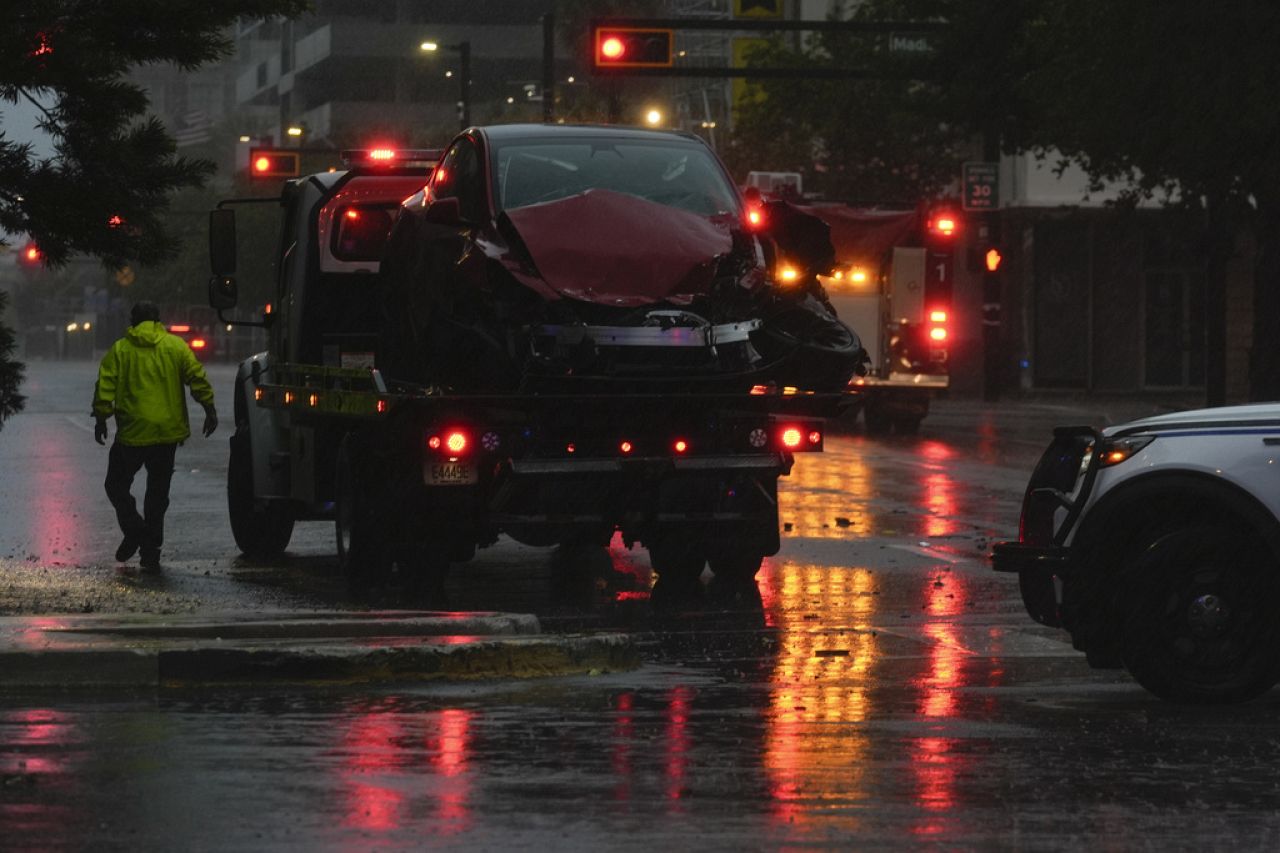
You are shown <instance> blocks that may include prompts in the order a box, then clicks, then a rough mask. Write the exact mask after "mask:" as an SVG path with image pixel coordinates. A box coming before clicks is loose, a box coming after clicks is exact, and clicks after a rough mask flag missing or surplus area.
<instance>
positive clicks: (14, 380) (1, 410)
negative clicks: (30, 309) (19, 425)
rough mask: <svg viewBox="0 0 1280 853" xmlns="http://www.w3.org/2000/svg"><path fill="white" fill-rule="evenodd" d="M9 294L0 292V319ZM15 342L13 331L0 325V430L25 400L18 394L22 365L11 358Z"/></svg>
mask: <svg viewBox="0 0 1280 853" xmlns="http://www.w3.org/2000/svg"><path fill="white" fill-rule="evenodd" d="M8 302H9V294H7V293H5V292H4V291H0V317H3V316H4V309H5V305H6V304H7V303H8ZM15 345H16V341H15V340H14V337H13V331H12V330H11V329H9V328H8V327H6V326H5V325H4V324H3V323H0V429H3V428H4V422H5V421H6V420H8V419H9V418H11V417H13V416H14V415H16V414H17V413H18V412H20V411H22V406H23V404H24V403H25V402H26V398H25V397H23V396H22V395H21V394H19V393H18V389H19V388H20V387H21V386H22V373H23V365H22V363H21V362H18V361H15V360H14V358H13V350H14V346H15Z"/></svg>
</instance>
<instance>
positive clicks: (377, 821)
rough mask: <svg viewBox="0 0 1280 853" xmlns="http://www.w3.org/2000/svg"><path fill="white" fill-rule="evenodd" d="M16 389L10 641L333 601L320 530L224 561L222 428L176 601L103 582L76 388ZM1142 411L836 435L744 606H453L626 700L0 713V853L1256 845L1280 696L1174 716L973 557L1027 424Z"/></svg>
mask: <svg viewBox="0 0 1280 853" xmlns="http://www.w3.org/2000/svg"><path fill="white" fill-rule="evenodd" d="M213 372H214V379H215V382H216V383H217V384H216V388H217V390H218V392H219V393H220V395H221V400H222V401H224V402H225V401H226V399H227V396H226V395H227V390H228V389H229V384H230V372H229V371H228V370H227V369H225V368H217V369H215V370H214V371H213ZM31 377H32V378H31V382H30V383H29V384H28V386H27V392H28V393H29V394H30V395H31V396H32V401H31V404H30V407H29V411H28V414H26V415H24V416H22V417H20V418H19V419H16V420H14V421H12V422H11V423H10V424H8V425H7V426H6V427H5V429H4V431H3V432H2V433H0V465H2V466H3V467H2V468H0V470H3V472H4V475H3V480H0V509H2V510H3V512H2V513H0V613H5V614H12V613H17V612H41V609H42V608H43V611H44V612H68V611H71V612H77V611H78V610H80V609H83V608H85V607H91V608H93V609H96V610H98V611H99V612H104V611H110V610H112V609H116V610H120V609H135V610H156V611H162V612H164V611H186V610H193V611H197V612H199V611H202V610H205V609H226V608H228V607H234V608H257V609H272V608H276V607H280V606H290V607H318V608H326V607H344V606H352V603H351V602H347V601H345V600H344V599H343V593H342V585H341V583H340V581H339V580H338V579H337V578H336V577H334V575H333V558H332V556H331V552H332V545H331V541H330V540H331V538H332V537H331V532H330V530H329V529H328V528H327V527H321V526H319V525H307V526H301V527H299V531H298V534H297V536H296V538H295V542H294V544H293V546H291V549H290V558H289V559H288V560H286V561H284V562H283V563H281V564H279V565H275V566H254V565H248V564H245V563H244V562H243V561H241V560H239V559H238V558H236V557H235V555H234V549H233V547H232V545H231V544H230V543H231V539H230V531H229V529H228V527H227V522H226V516H225V510H224V508H223V503H222V476H223V470H224V468H223V467H222V466H224V465H225V453H226V444H225V438H226V434H225V432H219V433H218V434H217V435H216V436H215V438H214V439H210V440H209V441H204V440H202V439H199V438H196V439H193V440H192V442H191V443H189V444H188V446H187V447H185V448H182V449H180V450H179V476H178V477H177V478H175V487H174V506H173V508H172V509H171V510H170V516H169V519H170V525H169V542H168V545H167V547H166V572H165V575H164V576H163V577H162V578H161V579H159V580H147V579H141V578H138V577H137V576H132V575H128V574H120V573H118V572H117V571H116V570H115V569H114V568H113V565H112V563H111V561H110V555H111V551H112V550H114V547H115V544H116V538H117V537H116V534H115V532H114V530H113V528H112V526H111V515H110V512H109V509H108V508H107V507H106V503H105V499H104V498H102V497H101V491H100V490H101V485H100V484H101V478H102V474H103V473H104V472H105V465H106V452H105V449H103V448H98V447H97V446H96V445H94V444H93V441H92V435H91V432H90V431H89V430H88V427H89V425H90V423H91V422H90V421H89V419H88V417H87V415H86V414H85V413H86V412H87V403H88V395H89V392H90V389H91V384H92V366H91V365H86V364H80V365H75V364H48V365H43V364H34V365H32V366H31ZM72 392H74V393H72ZM68 395H70V396H69V397H68ZM222 408H223V409H224V415H225V414H229V405H224V406H222ZM1133 408H1134V404H1132V403H1124V404H1110V405H1108V406H1097V405H1095V406H1094V407H1092V408H1091V409H1089V410H1087V411H1073V410H1072V409H1071V408H1070V406H1069V404H1067V403H1053V404H1038V405H1034V406H1033V405H1020V406H1011V405H1010V406H999V407H984V406H980V405H976V404H966V403H964V402H963V401H944V403H943V404H942V405H940V406H939V407H938V409H937V411H936V412H935V414H934V415H933V416H931V417H930V419H929V420H927V421H926V422H925V427H924V430H923V432H922V435H921V436H920V437H918V438H894V439H888V440H873V439H870V438H867V437H865V436H863V435H861V434H860V433H859V432H857V431H856V430H855V431H854V432H852V433H851V434H850V435H848V436H844V437H836V438H833V439H832V440H830V441H829V443H828V452H827V453H825V454H823V455H821V456H806V457H801V458H800V459H799V461H798V464H797V468H796V471H795V473H794V475H793V477H792V478H790V479H789V480H788V481H786V485H785V488H784V490H783V493H782V495H781V498H780V501H781V515H782V520H783V522H784V523H786V524H788V525H790V529H789V530H787V531H786V532H785V533H784V537H783V549H782V552H781V553H780V554H779V555H778V556H777V557H775V558H771V559H770V560H768V561H766V565H765V567H764V568H763V569H762V571H761V573H760V575H759V593H760V598H759V603H758V605H756V606H755V607H752V606H750V605H751V604H752V603H753V602H746V603H745V604H744V603H743V602H741V601H739V602H737V603H736V604H735V606H734V608H733V609H732V610H729V611H726V612H720V611H712V610H710V609H708V610H704V611H696V610H691V611H690V612H683V613H678V614H674V615H671V616H668V617H663V618H658V617H656V616H655V615H654V614H653V613H652V612H651V611H650V610H649V609H648V606H647V605H648V602H647V588H648V582H649V581H648V567H647V560H646V558H645V556H644V554H643V552H635V553H632V552H627V551H625V550H623V549H622V548H621V547H620V546H616V547H614V548H611V549H609V550H608V551H607V552H598V553H595V554H588V555H585V561H584V562H583V563H582V565H586V566H590V567H591V568H592V569H593V571H592V572H583V573H581V574H580V575H579V581H580V583H577V584H570V585H569V586H568V587H567V588H566V587H563V586H562V587H561V588H559V595H553V593H552V590H553V589H555V588H556V586H555V584H553V583H552V574H553V569H554V567H555V566H556V565H557V559H559V558H557V557H555V556H553V555H550V554H548V553H547V552H545V551H539V550H535V549H525V548H520V547H518V546H515V545H513V544H511V543H503V544H501V545H499V546H498V547H496V548H493V549H489V550H486V551H482V552H481V553H480V555H479V556H478V557H477V559H476V561H475V562H474V563H472V564H469V565H468V566H466V567H464V569H463V570H460V571H457V572H455V574H454V576H453V578H452V579H451V581H450V585H449V589H450V593H451V595H452V597H453V600H454V603H455V605H457V606H459V607H463V608H479V607H486V608H495V609H508V610H521V611H532V612H537V613H538V614H539V616H540V617H541V618H542V619H543V622H544V625H545V626H546V627H547V628H548V629H549V630H592V629H594V628H597V627H599V628H608V629H613V630H616V629H623V630H628V631H631V632H632V633H633V634H634V636H636V638H637V640H638V641H639V642H640V643H641V644H642V647H643V649H644V657H645V660H646V665H645V666H644V667H643V668H642V669H641V670H639V671H637V672H633V673H624V674H606V675H599V676H595V677H582V678H574V679H557V680H548V681H531V682H502V683H496V684H454V685H434V686H414V687H411V688H380V689H377V690H370V689H356V688H349V689H329V690H318V689H312V690H301V689H289V690H286V689H278V690H267V691H262V690H256V691H253V692H248V691H243V690H229V689H228V690H206V691H202V692H199V693H193V692H179V691H164V692H161V693H158V694H156V693H147V694H138V695H110V696H100V695H85V694H69V693H24V694H8V695H3V696H0V848H9V849H112V848H115V849H124V848H129V849H175V848H179V849H295V848H297V849H354V850H365V849H399V848H408V847H417V848H420V847H457V848H464V847H465V848H468V849H511V848H526V849H547V848H557V849H562V848H563V849H582V850H587V849H662V848H663V847H667V848H673V849H689V848H694V847H699V848H704V849H711V850H719V849H726V850H727V849H779V848H788V849H789V848H792V847H809V846H817V847H827V848H838V849H847V848H879V847H892V848H915V847H919V846H924V845H936V846H941V847H944V848H948V849H955V848H984V849H1011V848H1017V849H1064V848H1084V847H1089V848H1096V847H1104V848H1107V849H1120V850H1128V849H1162V850H1163V849H1170V848H1173V849H1205V848H1208V849H1221V848H1228V847H1242V846H1243V847H1246V848H1248V849H1260V848H1264V847H1271V846H1274V844H1275V841H1276V836H1277V835H1278V834H1280V817H1277V816H1276V813H1275V804H1276V802H1277V796H1278V794H1280V790H1278V789H1280V783H1278V782H1277V781H1276V775H1275V770H1274V768H1275V766H1276V765H1277V763H1278V759H1280V731H1277V729H1276V728H1275V725H1274V720H1275V711H1276V706H1277V704H1280V694H1277V693H1274V692H1273V693H1272V694H1270V695H1269V696H1267V697H1265V698H1264V699H1262V700H1261V701H1259V702H1255V703H1252V704H1250V705H1246V706H1242V707H1236V708H1231V709H1226V710H1224V709H1217V710H1205V709H1186V708H1179V707H1174V706H1168V705H1164V704H1162V703H1160V702H1158V701H1157V700H1155V699H1153V698H1151V697H1149V696H1147V695H1146V694H1145V693H1144V692H1142V691H1141V689H1139V688H1138V687H1136V686H1134V685H1132V684H1131V683H1130V682H1129V681H1128V679H1127V678H1126V677H1125V676H1124V674H1123V673H1107V672H1102V673H1099V672H1095V671H1091V670H1089V669H1088V668H1087V667H1086V665H1085V663H1084V661H1083V660H1082V659H1081V658H1080V657H1079V656H1078V655H1077V654H1076V653H1075V652H1073V651H1072V650H1071V649H1070V647H1069V645H1068V644H1067V643H1066V642H1065V638H1064V636H1063V635H1061V634H1059V633H1058V632H1056V631H1052V630H1048V629H1044V628H1040V627H1038V626H1036V625H1034V624H1033V623H1031V622H1030V620H1029V619H1028V618H1027V617H1026V615H1025V613H1024V612H1023V611H1022V608H1021V604H1020V603H1019V601H1018V596H1017V590H1016V583H1014V582H1013V580H1012V579H1011V578H1005V577H1001V576H996V575H994V574H993V573H992V572H991V571H990V570H989V568H988V567H987V565H986V562H985V559H984V558H985V553H986V550H987V548H988V546H989V543H990V542H991V541H992V539H994V538H1001V537H1006V536H1011V535H1012V534H1013V533H1014V532H1015V529H1016V520H1017V506H1018V502H1019V499H1020V494H1021V489H1022V486H1023V484H1024V482H1025V477H1026V475H1027V472H1028V471H1029V468H1030V465H1031V464H1033V463H1034V460H1035V458H1036V456H1037V455H1038V453H1039V450H1040V448H1041V446H1042V445H1043V443H1044V441H1045V440H1046V438H1047V428H1048V426H1049V425H1051V424H1053V423H1055V422H1067V421H1081V420H1084V421H1095V422H1097V421H1107V420H1115V419H1119V418H1121V417H1124V416H1127V415H1129V414H1133V413H1134V412H1133ZM225 420H226V419H225V418H224V430H225V427H226V423H225ZM580 556H581V555H580Z"/></svg>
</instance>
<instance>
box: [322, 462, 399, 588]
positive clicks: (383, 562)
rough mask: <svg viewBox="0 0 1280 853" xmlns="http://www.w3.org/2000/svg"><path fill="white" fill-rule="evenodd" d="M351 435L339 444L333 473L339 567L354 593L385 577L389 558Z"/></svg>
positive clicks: (335, 529) (388, 566)
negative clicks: (362, 477) (363, 482)
mask: <svg viewBox="0 0 1280 853" xmlns="http://www.w3.org/2000/svg"><path fill="white" fill-rule="evenodd" d="M352 453H353V451H352V448H351V441H350V437H349V436H348V437H347V438H344V439H343V440H342V444H341V445H340V446H339V447H338V460H337V470H336V471H335V472H334V531H335V533H336V539H337V544H338V566H339V568H340V569H341V570H342V573H343V574H344V575H345V576H346V578H347V585H348V587H349V588H350V590H351V591H352V592H353V593H360V592H364V591H365V590H367V589H368V588H369V587H371V586H373V585H374V584H376V583H377V582H379V581H380V580H383V579H385V577H386V575H387V571H388V569H389V568H390V559H389V557H388V555H387V553H386V548H385V547H384V545H385V543H384V542H382V540H381V538H380V537H379V536H378V532H377V519H376V518H375V517H374V514H373V512H372V511H371V507H370V506H369V502H368V501H367V500H366V499H365V497H364V493H363V489H362V488H361V483H360V480H359V475H358V474H357V473H356V470H357V469H356V466H355V464H354V463H353V460H352V458H351V457H352Z"/></svg>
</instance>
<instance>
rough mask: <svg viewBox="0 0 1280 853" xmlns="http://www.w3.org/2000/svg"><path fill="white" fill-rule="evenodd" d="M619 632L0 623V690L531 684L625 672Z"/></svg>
mask: <svg viewBox="0 0 1280 853" xmlns="http://www.w3.org/2000/svg"><path fill="white" fill-rule="evenodd" d="M638 665H639V656H638V654H637V652H636V650H635V648H634V646H633V645H632V642H631V640H630V639H629V638H628V637H625V636H623V635H620V634H599V635H591V636H586V635H582V636H573V635H544V634H542V633H541V627H540V625H539V624H538V620H537V618H536V617H534V616H531V615H526V614H511V613H436V612H421V611H382V612H372V613H319V612H297V611H286V612H277V613H256V614H250V615H246V616H234V615H214V616H155V615H129V616H30V617H17V616H13V617H0V689H9V688H15V687H58V688H70V687H161V686H164V687H178V686H183V685H191V684H204V685H211V684H246V683H255V682H265V681H270V682H271V683H273V684H280V683H328V684H333V683H369V682H377V681H392V680H394V681H398V682H405V681H465V680H477V679H497V678H535V677H543V676H563V675H580V674H593V673H600V672H617V671H622V670H628V669H634V668H635V667H637V666H638Z"/></svg>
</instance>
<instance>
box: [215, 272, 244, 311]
mask: <svg viewBox="0 0 1280 853" xmlns="http://www.w3.org/2000/svg"><path fill="white" fill-rule="evenodd" d="M239 290H240V289H239V288H238V287H237V286H236V280H235V276H230V275H215V276H213V277H212V278H210V279H209V305H210V306H211V307H212V308H213V309H214V310H215V311H226V310H227V309H229V308H235V307H236V302H237V301H239V298H240V292H239Z"/></svg>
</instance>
